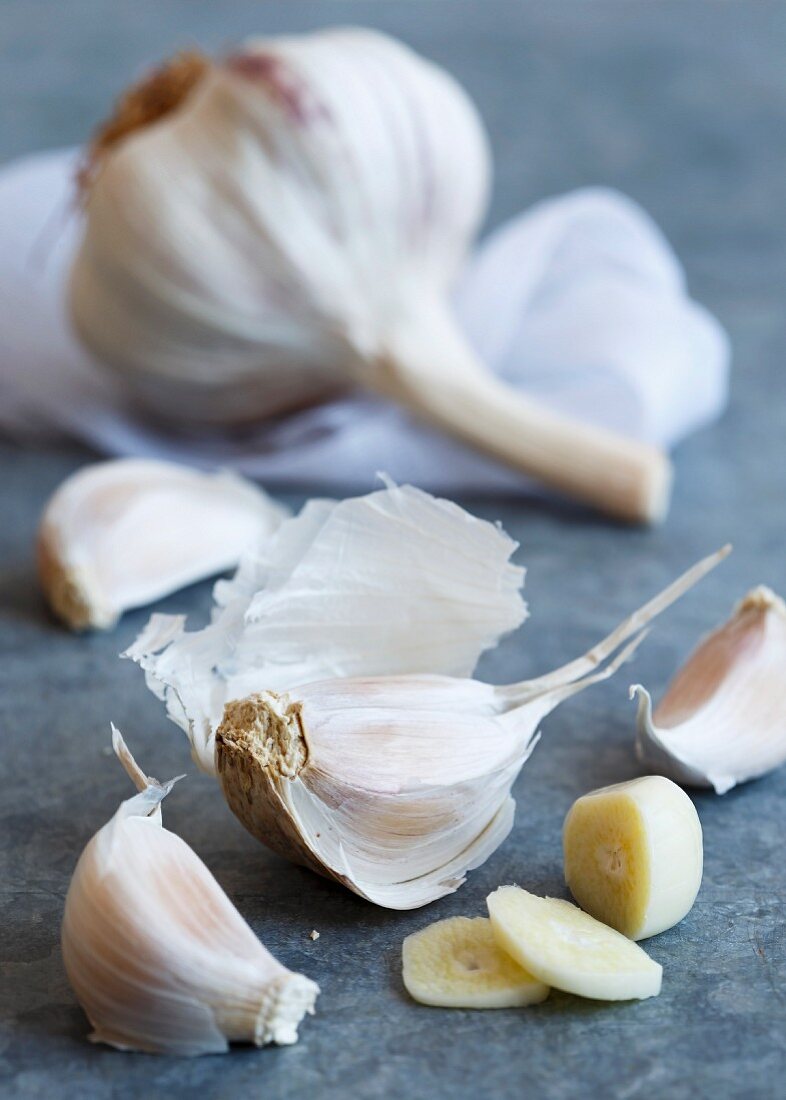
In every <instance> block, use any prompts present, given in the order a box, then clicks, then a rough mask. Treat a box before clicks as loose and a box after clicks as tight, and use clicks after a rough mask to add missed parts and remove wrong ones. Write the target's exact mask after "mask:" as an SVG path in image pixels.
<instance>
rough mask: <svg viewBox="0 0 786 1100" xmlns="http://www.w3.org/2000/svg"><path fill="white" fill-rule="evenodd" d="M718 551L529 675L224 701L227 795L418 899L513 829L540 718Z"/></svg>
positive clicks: (339, 873) (350, 881)
mask: <svg viewBox="0 0 786 1100" xmlns="http://www.w3.org/2000/svg"><path fill="white" fill-rule="evenodd" d="M723 556H724V551H720V552H719V553H718V554H714V555H712V556H711V557H709V558H707V559H705V560H704V561H702V562H700V563H698V565H696V566H694V567H693V569H691V570H689V571H688V572H687V573H686V574H684V575H683V576H682V577H680V578H679V579H678V580H677V581H675V582H674V583H673V584H672V585H670V586H669V587H668V588H667V589H665V590H664V591H663V592H662V593H660V594H659V595H658V596H656V597H655V598H654V599H653V600H650V601H649V603H648V604H647V605H645V606H644V607H643V608H641V609H639V611H637V612H635V613H634V615H632V616H630V617H629V618H628V619H626V620H625V621H624V622H623V623H621V624H620V625H619V626H618V627H617V629H616V630H614V631H613V632H612V633H611V634H610V635H609V636H608V637H607V638H605V639H604V640H603V641H602V642H600V643H598V645H596V646H594V647H593V648H592V649H591V650H590V651H589V652H588V653H586V654H585V655H584V656H583V657H580V658H579V659H578V660H576V661H572V662H570V663H569V664H567V665H565V666H564V667H563V668H560V669H557V670H555V671H554V672H552V673H549V674H548V675H546V676H541V677H538V678H537V679H535V680H530V681H525V682H522V683H519V684H512V685H510V686H507V687H493V686H491V685H490V684H484V683H480V682H478V681H476V680H471V679H458V678H454V677H446V676H426V675H420V676H387V677H363V678H359V677H358V678H347V679H332V680H326V681H322V682H317V683H311V684H306V685H303V686H300V687H297V688H293V689H292V690H290V691H288V692H285V693H279V692H272V691H261V690H260V691H258V692H257V693H255V694H253V695H250V696H249V697H248V698H245V699H241V700H235V701H232V702H230V703H228V704H227V706H226V708H225V711H224V718H223V721H222V723H221V725H220V726H219V729H218V731H217V734H216V766H217V770H218V775H219V778H220V780H221V786H222V789H223V792H224V797H225V798H226V800H227V803H228V805H229V807H230V808H231V809H232V811H233V812H234V813H235V814H236V816H237V817H238V818H239V819H240V820H241V821H242V822H243V824H244V825H245V826H246V828H247V829H248V830H249V831H250V832H251V833H252V834H253V835H254V836H256V837H257V838H258V839H259V840H261V841H262V842H263V843H264V844H267V845H268V846H269V847H271V848H273V849H274V850H276V851H278V852H280V853H281V854H283V855H285V856H287V857H288V858H290V859H293V860H295V861H296V862H299V863H302V864H304V865H306V866H308V867H310V868H312V869H313V870H316V871H318V872H320V873H322V874H324V875H326V876H328V877H330V878H333V879H335V880H336V881H338V882H341V883H343V884H344V885H345V886H347V887H348V888H349V889H350V890H352V891H354V892H355V893H357V894H359V895H360V896H362V897H364V898H367V899H368V900H369V901H372V902H375V903H376V904H378V905H382V906H385V907H387V908H391V909H413V908H417V907H418V906H421V905H426V904H428V903H429V902H431V901H434V900H435V899H437V898H440V897H442V896H444V895H445V894H448V893H451V892H453V891H454V890H456V889H458V887H459V886H460V885H461V884H462V882H463V881H464V879H465V877H466V874H467V872H468V871H469V870H471V869H473V868H474V867H478V866H480V864H482V863H483V862H484V861H485V860H486V859H487V858H488V857H489V856H490V855H491V853H492V852H493V851H495V849H496V848H497V847H499V845H500V844H501V843H502V841H503V840H504V839H505V837H506V836H507V834H508V832H509V831H510V828H511V826H512V824H513V814H514V802H513V799H512V797H511V793H510V792H511V787H512V785H513V782H514V780H515V779H516V777H517V775H518V773H519V771H520V770H521V767H522V765H523V764H524V763H525V762H526V760H527V759H528V757H529V755H530V753H531V752H532V750H533V748H534V746H535V743H536V741H537V729H538V724H539V723H540V721H541V719H543V718H544V717H545V716H546V715H547V714H549V713H550V712H551V711H552V710H553V709H554V708H555V707H556V706H557V705H558V704H559V703H561V702H562V701H563V700H565V699H567V698H569V697H570V696H572V695H574V694H576V693H577V692H580V691H583V690H584V688H585V687H588V686H589V685H590V684H593V683H596V682H598V681H600V680H605V679H606V678H607V677H609V676H611V675H612V674H613V673H614V672H615V671H616V669H617V668H618V667H619V666H620V664H621V663H622V662H623V661H625V660H626V659H627V657H628V656H629V655H630V654H631V653H632V651H633V650H634V649H635V648H636V646H637V645H638V644H639V642H640V641H641V640H642V638H643V637H644V634H645V633H646V631H645V630H644V628H645V627H646V625H647V624H648V623H649V622H650V621H651V619H652V618H654V616H655V615H657V614H658V613H659V612H660V611H662V610H663V609H664V608H665V607H666V606H668V605H669V604H670V603H671V602H673V600H675V599H677V598H678V597H679V596H680V595H681V594H682V593H683V592H685V591H686V590H687V588H689V587H690V586H691V585H692V584H693V583H695V582H696V581H697V580H698V579H699V578H700V577H701V576H703V575H704V574H705V573H706V572H707V571H708V570H709V569H711V568H713V566H714V565H715V564H717V562H718V561H720V560H721V558H722V557H723ZM631 638H633V641H632V642H631V641H630V639H631ZM626 643H627V644H626ZM620 647H622V648H620ZM608 658H613V659H612V660H611V661H610V663H608V664H606V665H605V667H601V666H603V663H604V662H605V661H606V660H607V659H608ZM260 686H261V685H260Z"/></svg>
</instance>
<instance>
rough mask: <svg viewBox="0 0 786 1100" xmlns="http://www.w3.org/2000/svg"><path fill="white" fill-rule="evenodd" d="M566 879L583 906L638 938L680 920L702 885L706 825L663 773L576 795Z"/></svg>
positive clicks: (566, 839)
mask: <svg viewBox="0 0 786 1100" xmlns="http://www.w3.org/2000/svg"><path fill="white" fill-rule="evenodd" d="M562 842H563V850H564V854H565V882H566V883H567V885H568V887H569V889H570V892H571V893H572V894H573V896H574V898H575V899H576V901H577V902H578V903H579V905H580V906H581V908H582V909H584V910H585V911H586V912H587V913H590V914H591V915H592V916H593V917H596V918H597V919H598V920H599V921H602V922H603V923H604V924H608V925H610V926H611V927H612V928H616V929H617V931H618V932H622V934H623V935H624V936H629V937H630V938H631V939H633V940H643V939H646V938H647V936H655V935H657V934H658V932H664V931H665V930H666V929H667V928H671V927H672V926H673V925H675V924H678V923H679V921H681V920H682V918H683V917H684V916H686V915H687V914H688V913H689V912H690V910H691V908H692V906H693V903H694V901H695V900H696V895H697V894H698V892H699V887H700V885H701V874H702V866H703V847H702V835H701V823H700V821H699V815H698V814H697V813H696V809H695V807H694V805H693V803H692V802H691V800H690V799H689V798H688V796H687V795H686V794H685V792H684V791H683V790H682V789H681V788H680V787H678V786H677V785H676V783H672V782H671V780H670V779H666V778H664V777H663V776H661V775H647V776H644V777H643V778H641V779H631V780H629V781H628V782H627V783H616V784H614V786H611V787H602V788H601V789H600V790H597V791H591V792H590V793H589V794H585V795H583V797H581V798H579V799H577V800H576V801H575V802H574V803H573V805H572V807H571V808H570V811H569V812H568V816H567V817H566V818H565V825H564V828H563V833H562Z"/></svg>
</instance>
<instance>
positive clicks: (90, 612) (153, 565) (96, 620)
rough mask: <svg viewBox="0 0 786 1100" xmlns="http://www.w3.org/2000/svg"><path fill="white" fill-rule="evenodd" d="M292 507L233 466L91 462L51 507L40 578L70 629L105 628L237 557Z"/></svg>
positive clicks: (43, 528) (41, 541) (41, 545)
mask: <svg viewBox="0 0 786 1100" xmlns="http://www.w3.org/2000/svg"><path fill="white" fill-rule="evenodd" d="M286 514H287V512H286V509H285V508H283V507H282V506H280V505H278V504H276V503H275V502H274V501H272V500H271V499H270V497H268V496H267V495H266V494H265V493H264V492H263V491H262V490H261V489H259V488H257V487H256V486H254V485H252V484H251V483H250V482H247V481H245V480H244V479H242V478H240V477H238V476H236V475H235V474H229V473H219V474H205V473H201V472H199V471H197V470H192V469H190V468H189V467H187V466H180V465H178V464H176V463H173V462H162V461H158V460H153V459H115V460H111V461H108V462H100V463H94V464H92V465H89V466H86V467H83V468H82V469H80V470H77V472H76V473H75V474H72V475H71V477H69V478H67V479H66V481H65V482H63V484H62V485H61V486H60V487H59V488H58V489H57V490H56V492H55V493H54V494H53V496H52V497H51V499H50V500H49V502H48V504H47V505H46V508H45V510H44V513H43V515H42V518H41V524H40V527H39V533H38V569H39V575H40V579H41V584H42V586H43V589H44V592H45V594H46V597H47V600H48V601H49V603H50V605H51V607H52V609H53V610H54V611H55V613H56V614H57V615H58V616H59V617H60V618H61V619H62V620H63V621H64V622H65V623H66V624H67V625H68V626H70V627H71V628H72V629H73V630H85V629H91V628H92V629H108V628H110V627H112V626H114V625H115V623H116V622H117V620H118V618H119V617H120V616H121V615H122V614H123V612H124V611H127V610H129V609H131V608H134V607H143V606H144V605H145V604H149V603H152V602H153V601H154V600H157V599H159V598H160V597H162V596H165V595H168V594H169V593H171V592H176V591H177V590H178V589H180V588H184V587H186V585H189V584H192V583H193V582H194V581H197V580H202V579H204V578H205V577H210V576H214V575H215V574H216V573H220V572H223V571H224V570H226V569H229V568H232V567H233V566H235V565H237V563H238V561H239V560H240V557H241V555H242V553H243V551H244V550H245V549H246V548H247V547H248V546H249V545H250V544H254V543H255V542H257V541H258V540H260V539H262V538H264V536H266V535H269V534H270V533H272V532H273V531H274V530H275V529H276V528H277V527H278V525H279V524H280V523H281V521H282V519H283V518H284V517H285V516H286Z"/></svg>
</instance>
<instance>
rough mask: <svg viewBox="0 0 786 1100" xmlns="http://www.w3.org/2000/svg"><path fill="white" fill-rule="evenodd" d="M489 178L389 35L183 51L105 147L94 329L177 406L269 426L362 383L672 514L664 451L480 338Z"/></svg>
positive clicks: (427, 73) (580, 490)
mask: <svg viewBox="0 0 786 1100" xmlns="http://www.w3.org/2000/svg"><path fill="white" fill-rule="evenodd" d="M153 123H154V124H153ZM488 177H489V157H488V148H487V139H486V136H485V133H484V130H483V127H482V124H481V122H480V119H479V117H478V115H477V112H476V110H475V108H474V106H473V104H472V103H471V101H470V100H469V99H468V97H467V96H466V95H465V93H464V92H463V90H462V89H461V88H460V87H459V85H458V84H457V83H455V82H454V81H453V80H452V79H451V78H450V77H449V76H448V75H447V74H446V73H444V72H443V71H442V70H441V69H439V68H437V67H436V66H435V65H433V64H430V63H428V62H427V61H425V60H424V59H422V58H420V57H418V56H417V55H416V54H415V53H414V52H412V51H411V50H410V49H408V48H407V47H406V46H404V45H402V44H401V43H399V42H396V41H395V40H393V39H391V38H388V37H386V36H384V35H382V34H379V33H376V32H372V31H366V30H358V29H351V30H333V31H327V32H321V33H318V34H312V35H305V36H301V37H287V38H278V39H257V40H253V41H250V42H248V43H247V44H246V45H245V46H244V47H243V48H242V49H241V50H240V51H239V52H237V53H235V54H233V55H232V56H230V57H229V58H227V59H226V60H224V61H221V62H215V63H211V62H209V61H208V60H207V59H204V58H203V59H199V60H196V61H195V60H194V59H191V60H189V59H185V60H184V59H180V60H177V61H175V62H174V63H172V64H170V65H169V66H168V67H164V69H162V70H161V71H159V72H158V73H157V74H154V76H153V77H152V78H151V79H150V80H149V81H148V82H147V83H145V84H143V85H142V86H141V87H139V88H136V89H132V90H131V92H130V93H129V94H128V95H127V96H126V99H125V100H124V101H123V102H122V103H121V105H120V109H119V112H118V116H117V117H116V118H115V119H113V120H112V121H111V122H110V124H109V125H108V126H107V128H105V130H104V131H103V132H102V134H101V135H100V136H99V138H98V140H97V142H96V143H95V144H94V148H93V160H92V164H91V167H90V171H89V172H88V174H87V180H88V183H87V186H86V189H85V192H84V196H85V207H86V229H85V234H84V239H83V241H82V243H81V247H80V250H79V253H78V255H77V258H76V261H75V264H74V268H73V271H72V276H71V291H70V301H71V313H72V318H73V322H74V325H75V328H76V331H77V333H78V335H79V336H80V337H81V339H82V341H83V343H84V344H85V346H86V347H87V348H88V349H89V350H90V351H91V352H92V353H93V355H94V356H95V358H96V359H97V361H98V362H99V363H103V364H105V365H106V366H107V367H109V368H110V369H112V370H113V371H115V372H116V373H117V374H118V375H119V377H120V378H121V379H122V380H124V381H125V383H126V384H127V385H128V386H129V387H130V388H132V390H133V391H134V392H135V393H136V394H137V395H138V396H140V397H142V398H143V399H144V400H146V401H147V403H148V404H149V405H151V406H152V407H153V408H154V409H155V410H156V412H157V413H158V414H161V413H170V414H171V410H173V409H174V410H176V417H177V419H178V420H192V421H197V422H198V421H206V420H210V421H217V420H218V421H222V422H229V423H231V422H234V421H237V420H249V419H259V418H261V417H266V416H270V415H272V414H276V413H280V412H283V411H287V410H290V409H293V408H297V407H301V406H303V405H306V404H309V403H313V402H317V401H321V400H323V399H325V398H326V397H327V396H330V395H332V394H335V393H336V392H338V391H340V390H343V389H347V388H349V387H352V386H358V385H359V386H362V387H365V388H368V389H371V390H373V391H376V392H377V393H381V394H383V395H385V396H387V397H389V398H392V399H393V400H395V401H398V402H401V403H402V404H404V405H405V406H406V407H407V408H409V409H410V410H411V411H412V412H414V413H415V414H416V415H418V416H420V417H423V418H425V419H426V420H428V421H431V422H432V423H433V424H435V425H436V426H438V427H439V428H441V429H444V430H445V431H447V432H450V433H452V434H454V435H457V436H458V437H460V438H461V439H463V440H465V441H466V442H467V443H469V444H470V445H472V446H474V447H477V448H479V449H480V450H482V451H484V452H486V453H488V454H491V455H493V456H495V457H496V458H498V459H500V460H502V461H503V462H506V463H508V464H509V465H511V466H513V467H515V468H517V469H520V470H522V471H525V472H526V473H528V474H531V475H534V476H535V477H536V478H540V479H541V480H543V481H544V482H545V483H546V484H547V485H550V486H552V487H553V488H555V489H557V490H558V491H560V492H563V493H565V494H567V495H568V496H572V497H575V498H577V499H579V500H582V501H585V502H587V503H589V504H591V505H593V506H595V507H597V508H600V509H601V510H603V511H605V512H607V513H609V514H611V515H614V516H618V517H620V518H622V519H625V520H632V521H642V520H645V521H649V520H653V519H657V518H659V517H660V516H661V515H662V514H663V513H664V511H665V509H666V507H667V503H668V494H669V481H670V467H669V463H668V461H667V459H666V458H665V456H664V455H663V454H662V453H661V452H660V451H659V450H657V449H655V448H653V447H650V446H648V445H645V444H642V443H637V442H635V441H633V440H631V439H627V438H623V437H621V436H617V435H615V434H613V433H610V432H607V431H604V430H601V429H598V428H592V427H589V426H587V425H585V424H583V423H581V422H574V421H573V420H571V419H568V418H565V417H561V416H559V415H557V414H555V413H553V412H551V411H550V410H548V409H547V408H546V407H544V406H542V405H540V404H539V403H538V402H537V401H533V400H530V399H528V398H527V397H525V396H524V395H523V394H521V393H520V392H518V391H515V390H513V389H511V388H510V387H508V386H506V385H504V384H503V383H502V382H500V381H499V380H498V379H497V378H495V377H494V376H493V375H492V374H491V373H490V372H489V371H488V370H486V368H485V367H484V366H483V365H482V364H481V363H480V362H479V360H478V359H477V357H476V355H475V354H474V352H472V350H471V349H470V347H469V346H468V344H467V343H466V341H465V340H464V339H463V337H462V336H461V335H460V333H459V332H458V329H457V327H456V324H455V321H454V319H453V317H452V316H451V312H450V309H449V307H448V294H449V290H450V287H451V284H452V283H453V281H454V279H455V276H456V275H457V272H458V270H459V267H460V265H461V262H462V260H463V258H464V257H465V254H466V251H467V248H468V246H469V244H470V243H471V241H472V239H473V237H474V235H475V232H476V230H477V227H478V225H479V223H480V221H481V219H482V217H483V214H484V212H485V207H486V196H487V191H488Z"/></svg>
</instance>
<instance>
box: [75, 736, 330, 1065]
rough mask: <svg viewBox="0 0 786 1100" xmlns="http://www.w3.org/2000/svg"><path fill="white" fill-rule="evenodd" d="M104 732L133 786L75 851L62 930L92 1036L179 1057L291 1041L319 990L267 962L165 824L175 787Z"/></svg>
mask: <svg viewBox="0 0 786 1100" xmlns="http://www.w3.org/2000/svg"><path fill="white" fill-rule="evenodd" d="M113 734H114V737H113V743H114V746H115V751H116V752H117V753H118V756H120V757H121V759H122V760H123V762H124V764H125V766H126V768H127V770H128V771H129V774H130V775H131V777H132V779H134V781H135V783H136V784H137V786H139V787H141V788H142V789H141V790H140V793H139V794H137V795H136V796H135V797H133V798H130V799H128V800H127V801H126V802H123V803H121V805H120V807H119V809H118V811H117V813H116V814H115V816H114V817H113V818H112V819H111V820H110V821H109V822H108V823H107V824H106V825H105V826H104V827H103V828H102V829H100V830H99V832H98V833H96V835H95V836H94V837H93V839H92V840H91V841H90V842H89V843H88V845H87V847H86V848H85V850H84V852H83V853H82V855H81V857H80V859H79V862H78V863H77V866H76V870H75V871H74V875H73V878H72V879H71V884H70V886H69V888H68V895H67V897H66V904H65V914H64V916H63V927H62V950H63V962H64V963H65V968H66V972H67V974H68V979H69V981H70V983H71V985H72V987H73V989H74V992H75V993H76V995H77V997H78V999H79V1002H80V1004H81V1005H82V1007H83V1008H84V1010H85V1012H86V1014H87V1016H88V1018H89V1019H90V1022H91V1024H92V1025H93V1029H94V1030H93V1033H92V1035H91V1036H90V1038H91V1039H92V1040H93V1041H95V1042H104V1043H108V1044H109V1045H110V1046H114V1047H118V1048H120V1049H121V1050H143V1051H148V1052H151V1053H162V1054H177V1055H195V1054H213V1053H221V1052H224V1051H226V1050H227V1049H228V1044H229V1043H230V1042H247V1043H254V1044H255V1045H256V1046H262V1045H264V1044H265V1043H270V1042H275V1043H294V1042H296V1040H297V1026H298V1024H299V1023H300V1021H301V1020H302V1018H303V1016H304V1015H305V1014H306V1013H307V1012H312V1011H313V1006H314V1001H315V999H316V996H317V994H318V992H319V990H318V988H317V986H316V985H315V984H314V982H312V981H310V980H309V979H308V978H305V977H303V976H302V975H301V974H293V973H292V972H291V971H289V970H287V969H286V968H285V967H284V966H282V965H281V964H280V963H279V962H277V960H276V959H274V958H273V956H272V955H271V954H270V953H269V952H268V951H267V950H266V949H265V948H264V947H263V946H262V944H261V943H260V942H259V940H258V939H257V938H256V936H255V935H254V933H253V932H252V931H251V929H250V928H249V926H248V925H247V924H246V922H245V921H244V920H243V918H242V917H241V916H240V914H239V913H238V911H237V910H236V909H235V907H234V905H232V903H231V901H230V900H229V898H228V897H227V896H226V894H225V893H224V891H223V890H222V889H221V887H220V886H219V885H218V883H217V882H216V880H215V879H214V878H213V876H212V875H211V874H210V872H209V871H208V869H207V867H205V865H204V863H202V861H201V860H200V859H199V858H198V857H197V856H196V854H195V853H194V852H193V851H192V849H191V848H189V846H188V845H187V844H185V843H184V841H182V840H181V839H180V838H179V837H178V836H176V835H175V834H174V833H170V832H169V831H168V830H166V829H165V828H163V826H162V824H161V815H160V810H159V805H160V803H161V801H162V799H163V798H164V797H165V796H166V795H167V794H168V793H169V791H170V789H171V787H172V783H166V784H160V783H158V782H157V781H156V780H154V779H150V778H148V777H146V776H145V775H144V773H142V771H141V769H139V768H138V766H137V765H136V763H135V762H134V760H133V757H131V755H130V753H129V752H128V750H127V748H126V747H125V744H124V742H123V740H122V738H121V737H120V735H119V733H118V732H117V731H116V730H113Z"/></svg>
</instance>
